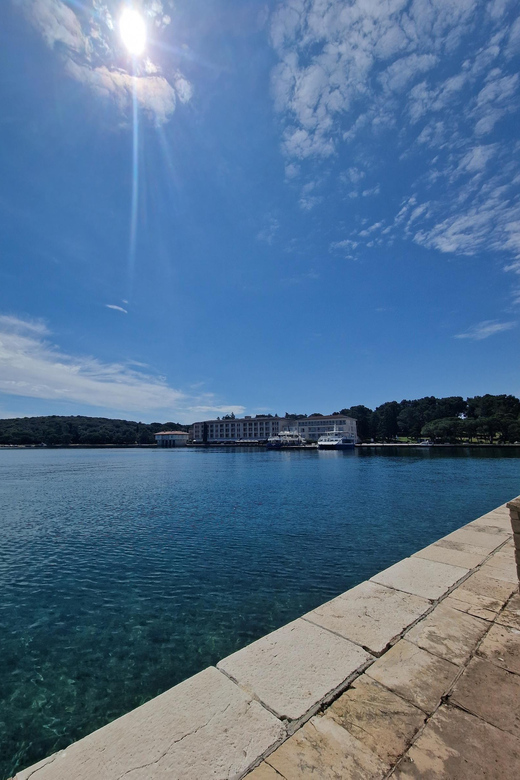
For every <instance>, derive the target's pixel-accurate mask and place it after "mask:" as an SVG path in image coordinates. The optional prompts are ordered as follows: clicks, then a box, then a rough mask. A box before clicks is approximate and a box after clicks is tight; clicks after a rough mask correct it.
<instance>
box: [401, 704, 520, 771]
mask: <svg viewBox="0 0 520 780" xmlns="http://www.w3.org/2000/svg"><path fill="white" fill-rule="evenodd" d="M517 777H520V742H519V741H518V740H517V739H515V737H512V736H511V734H508V733H507V732H505V731H501V730H500V729H497V728H496V727H495V726H491V725H490V724H488V723H485V722H484V721H482V720H480V719H479V718H476V717H475V716H474V715H470V714H468V713H467V712H463V711H462V710H459V709H458V708H457V707H450V706H448V705H443V706H442V707H440V708H439V710H438V711H437V712H436V713H435V715H434V716H433V717H432V719H431V720H430V721H429V723H428V724H427V726H426V727H425V729H424V731H423V732H422V733H421V734H420V735H419V737H418V739H417V741H416V742H415V743H414V744H413V745H412V747H411V748H410V750H409V751H408V753H407V754H406V755H405V757H404V758H403V760H402V761H401V762H400V764H399V765H398V767H397V769H396V770H395V772H394V773H393V774H392V779H393V780H513V778H517Z"/></svg>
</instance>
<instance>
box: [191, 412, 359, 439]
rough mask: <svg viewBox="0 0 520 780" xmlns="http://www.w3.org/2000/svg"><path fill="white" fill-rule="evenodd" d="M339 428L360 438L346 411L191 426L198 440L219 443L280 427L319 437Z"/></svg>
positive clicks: (269, 432)
mask: <svg viewBox="0 0 520 780" xmlns="http://www.w3.org/2000/svg"><path fill="white" fill-rule="evenodd" d="M334 429H336V430H337V431H339V432H341V433H343V434H344V435H345V436H349V437H351V438H353V439H354V441H357V430H356V421H355V420H354V419H353V418H352V417H346V416H345V415H328V416H324V417H318V416H313V417H305V418H303V419H301V420H287V419H285V418H284V417H261V416H257V417H243V418H241V419H229V418H228V419H224V420H204V421H202V422H196V423H194V424H193V425H192V427H191V428H190V435H191V438H192V439H193V442H194V443H195V444H202V443H206V442H207V443H208V444H218V443H220V442H222V443H226V442H229V443H231V442H245V441H251V442H258V441H266V440H267V439H268V438H269V437H270V436H276V435H277V434H278V433H279V432H280V431H284V430H285V431H286V430H294V431H297V432H298V433H299V434H300V435H301V436H302V437H303V438H304V439H308V440H309V441H317V440H318V439H319V437H320V436H322V435H323V434H324V433H328V432H329V431H333V430H334Z"/></svg>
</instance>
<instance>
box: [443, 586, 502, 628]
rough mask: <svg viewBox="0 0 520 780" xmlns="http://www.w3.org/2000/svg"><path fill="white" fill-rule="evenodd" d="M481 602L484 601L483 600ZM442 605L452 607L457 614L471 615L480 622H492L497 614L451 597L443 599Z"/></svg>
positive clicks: (471, 595)
mask: <svg viewBox="0 0 520 780" xmlns="http://www.w3.org/2000/svg"><path fill="white" fill-rule="evenodd" d="M457 592H458V591H455V594H457ZM469 595H470V597H473V598H474V599H479V598H482V597H479V596H476V595H475V594H473V593H470V594H469ZM482 600H483V601H486V600H485V599H483V598H482ZM492 603H493V602H492ZM443 604H446V606H449V607H452V608H453V609H457V610H458V611H459V612H466V613H467V614H468V615H473V617H478V618H481V619H482V620H488V621H491V622H492V621H493V620H495V618H496V616H497V613H496V612H493V611H492V610H491V609H486V608H485V607H483V606H477V604H475V603H468V601H461V600H460V599H458V598H456V597H455V596H452V595H450V596H447V597H446V598H445V599H444V601H443Z"/></svg>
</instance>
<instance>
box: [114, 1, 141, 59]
mask: <svg viewBox="0 0 520 780" xmlns="http://www.w3.org/2000/svg"><path fill="white" fill-rule="evenodd" d="M119 32H120V33H121V38H122V41H123V43H124V45H125V46H126V48H127V49H128V51H129V52H130V54H142V53H143V51H144V47H145V45H146V25H145V23H144V19H143V17H142V16H141V14H140V13H139V12H138V11H134V10H133V8H125V10H124V11H123V13H122V14H121V18H120V20H119Z"/></svg>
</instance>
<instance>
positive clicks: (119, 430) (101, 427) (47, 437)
mask: <svg viewBox="0 0 520 780" xmlns="http://www.w3.org/2000/svg"><path fill="white" fill-rule="evenodd" d="M172 429H173V430H180V431H187V430H188V426H187V425H181V424H180V423H176V422H167V423H141V422H133V421H130V420H111V419H108V418H106V417H80V416H77V417H61V416H57V415H52V416H50V417H16V418H13V419H8V420H0V445H2V444H4V445H5V444H36V445H38V444H46V445H47V446H49V447H68V446H70V445H74V444H76V445H90V446H100V445H106V444H112V445H115V446H118V447H121V446H128V445H133V444H155V439H154V433H157V432H158V431H167V430H172Z"/></svg>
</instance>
